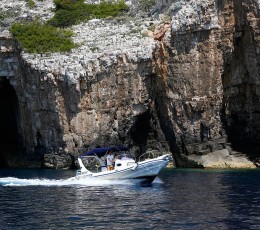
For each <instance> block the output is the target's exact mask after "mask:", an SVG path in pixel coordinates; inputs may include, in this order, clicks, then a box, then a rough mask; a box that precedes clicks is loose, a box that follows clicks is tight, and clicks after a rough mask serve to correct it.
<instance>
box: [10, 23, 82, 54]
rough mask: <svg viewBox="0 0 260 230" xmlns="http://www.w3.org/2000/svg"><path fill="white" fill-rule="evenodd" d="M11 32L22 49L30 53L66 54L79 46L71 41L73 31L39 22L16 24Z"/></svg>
mask: <svg viewBox="0 0 260 230" xmlns="http://www.w3.org/2000/svg"><path fill="white" fill-rule="evenodd" d="M10 31H11V33H12V35H13V36H14V37H15V38H16V39H17V40H18V42H19V43H20V45H21V46H22V48H23V49H25V50H26V51H27V52H30V53H41V54H42V53H47V52H65V51H70V50H71V49H72V48H74V47H76V46H77V45H76V44H75V43H73V41H72V39H71V36H72V35H73V33H72V31H70V30H65V29H57V28H54V27H52V26H49V25H44V24H41V23H40V22H38V21H33V22H26V23H14V24H13V25H12V26H11V28H10Z"/></svg>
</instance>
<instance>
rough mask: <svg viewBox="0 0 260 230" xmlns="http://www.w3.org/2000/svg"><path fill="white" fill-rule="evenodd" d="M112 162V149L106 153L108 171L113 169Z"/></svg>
mask: <svg viewBox="0 0 260 230" xmlns="http://www.w3.org/2000/svg"><path fill="white" fill-rule="evenodd" d="M113 162H114V155H113V153H112V151H111V150H110V151H108V153H107V170H108V171H110V170H113V169H114V167H113Z"/></svg>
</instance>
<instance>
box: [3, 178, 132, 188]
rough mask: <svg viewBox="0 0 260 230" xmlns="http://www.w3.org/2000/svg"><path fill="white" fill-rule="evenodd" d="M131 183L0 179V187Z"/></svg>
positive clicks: (120, 181) (124, 183) (125, 181)
mask: <svg viewBox="0 0 260 230" xmlns="http://www.w3.org/2000/svg"><path fill="white" fill-rule="evenodd" d="M131 184H133V182H131V181H128V180H113V181H111V180H98V181H97V180H93V179H91V178H90V179H86V178H85V179H82V180H71V178H69V179H66V180H51V179H46V178H42V179H20V178H16V177H3V178H0V186H56V187H57V186H79V187H87V186H111V185H131Z"/></svg>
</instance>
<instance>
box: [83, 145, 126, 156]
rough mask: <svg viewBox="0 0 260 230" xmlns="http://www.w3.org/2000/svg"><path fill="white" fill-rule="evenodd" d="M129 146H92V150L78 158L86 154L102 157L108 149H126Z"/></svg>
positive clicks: (115, 150) (114, 150) (116, 150)
mask: <svg viewBox="0 0 260 230" xmlns="http://www.w3.org/2000/svg"><path fill="white" fill-rule="evenodd" d="M128 150H129V147H127V146H112V147H106V148H94V149H92V150H89V151H88V152H86V153H85V154H83V155H82V156H80V157H79V158H83V157H87V156H97V157H99V158H100V157H103V156H105V155H106V154H107V152H109V151H113V152H118V151H128Z"/></svg>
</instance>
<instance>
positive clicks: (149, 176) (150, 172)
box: [71, 154, 170, 183]
mask: <svg viewBox="0 0 260 230" xmlns="http://www.w3.org/2000/svg"><path fill="white" fill-rule="evenodd" d="M169 161H170V157H169V155H168V154H167V155H164V156H161V157H157V158H155V159H151V160H146V161H143V162H138V163H135V164H133V165H131V166H129V167H126V168H124V169H119V170H117V169H115V170H111V171H104V172H98V173H91V172H89V171H88V172H85V173H81V174H80V175H77V176H76V177H73V178H71V179H73V180H81V179H85V178H86V179H89V178H93V179H100V180H126V179H137V180H140V182H150V183H151V182H152V181H153V180H154V179H155V177H156V176H157V175H158V174H159V172H160V171H161V169H163V168H164V167H165V166H166V165H167V164H168V163H169Z"/></svg>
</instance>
